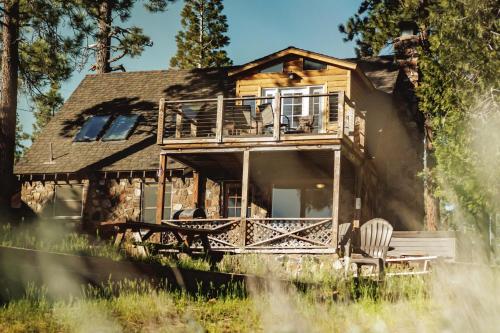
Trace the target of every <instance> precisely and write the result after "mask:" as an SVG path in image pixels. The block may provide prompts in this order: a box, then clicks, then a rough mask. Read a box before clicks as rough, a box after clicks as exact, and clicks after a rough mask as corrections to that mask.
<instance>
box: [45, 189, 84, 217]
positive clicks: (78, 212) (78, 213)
mask: <svg viewBox="0 0 500 333" xmlns="http://www.w3.org/2000/svg"><path fill="white" fill-rule="evenodd" d="M82 209H83V185H81V184H77V185H70V184H67V185H66V184H65V185H56V186H55V188H54V198H53V201H52V216H53V217H54V218H56V219H70V220H71V219H80V218H81V217H82Z"/></svg>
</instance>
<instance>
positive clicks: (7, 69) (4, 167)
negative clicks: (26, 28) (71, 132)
mask: <svg viewBox="0 0 500 333" xmlns="http://www.w3.org/2000/svg"><path fill="white" fill-rule="evenodd" d="M3 9H4V11H3V20H2V46H3V50H2V91H1V96H0V98H1V101H0V210H2V208H4V209H7V208H8V207H9V206H10V198H11V196H12V194H13V191H14V185H15V179H14V151H15V146H16V110H17V88H18V86H17V80H18V70H19V44H18V43H19V40H18V37H19V0H4V1H3Z"/></svg>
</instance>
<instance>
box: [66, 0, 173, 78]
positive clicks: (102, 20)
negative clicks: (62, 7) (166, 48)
mask: <svg viewBox="0 0 500 333" xmlns="http://www.w3.org/2000/svg"><path fill="white" fill-rule="evenodd" d="M72 1H73V2H74V3H75V4H76V5H77V6H76V7H73V9H74V10H73V11H72V12H71V16H72V22H73V26H74V28H75V29H76V30H78V31H81V32H83V33H84V34H85V36H86V38H87V40H88V45H87V46H86V47H85V48H84V51H85V52H84V58H83V61H82V63H81V66H84V65H85V64H86V63H87V60H88V59H89V58H90V57H91V56H94V57H95V63H94V65H93V66H92V67H91V70H95V71H97V72H98V73H107V72H111V71H115V70H123V71H124V70H125V69H124V67H123V65H117V66H112V64H113V63H115V62H117V61H119V60H120V59H122V58H124V57H125V56H129V57H132V58H133V57H137V56H140V55H141V54H142V52H143V51H144V49H145V48H146V47H148V46H152V45H153V42H152V41H151V39H150V38H149V37H148V36H146V35H145V34H144V32H143V30H142V28H141V27H138V26H131V27H124V26H123V25H124V24H125V23H126V22H127V21H128V20H129V19H130V18H131V15H132V13H131V12H132V9H133V8H134V5H135V4H136V3H139V2H142V3H143V5H144V7H145V8H146V9H147V10H148V11H149V12H153V13H156V12H162V11H165V10H166V9H167V4H168V3H169V2H173V1H175V0H72Z"/></svg>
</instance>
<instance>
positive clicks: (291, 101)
mask: <svg viewBox="0 0 500 333" xmlns="http://www.w3.org/2000/svg"><path fill="white" fill-rule="evenodd" d="M288 96H293V97H288ZM283 97H285V98H283V99H282V101H281V103H282V108H283V115H284V116H285V117H286V119H287V120H288V122H289V124H290V127H291V128H297V127H298V126H299V121H300V117H301V116H302V93H301V92H298V91H287V92H285V91H284V92H283Z"/></svg>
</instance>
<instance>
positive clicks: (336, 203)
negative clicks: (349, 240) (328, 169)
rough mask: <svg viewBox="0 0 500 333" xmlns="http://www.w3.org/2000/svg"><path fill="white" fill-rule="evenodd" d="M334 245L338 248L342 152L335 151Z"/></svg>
mask: <svg viewBox="0 0 500 333" xmlns="http://www.w3.org/2000/svg"><path fill="white" fill-rule="evenodd" d="M332 197H333V202H332V244H331V246H332V247H333V248H335V249H336V248H337V244H338V232H339V208H340V150H334V151H333V196H332Z"/></svg>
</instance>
